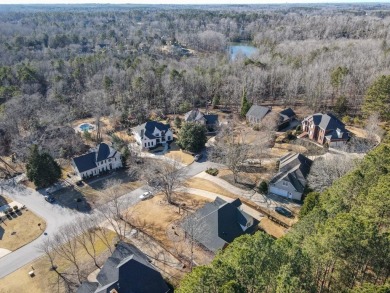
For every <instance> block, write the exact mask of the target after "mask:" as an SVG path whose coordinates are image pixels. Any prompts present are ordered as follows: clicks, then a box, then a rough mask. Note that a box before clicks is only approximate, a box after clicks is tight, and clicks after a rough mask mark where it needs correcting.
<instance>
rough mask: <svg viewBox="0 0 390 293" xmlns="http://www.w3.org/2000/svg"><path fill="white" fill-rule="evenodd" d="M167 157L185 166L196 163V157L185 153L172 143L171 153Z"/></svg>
mask: <svg viewBox="0 0 390 293" xmlns="http://www.w3.org/2000/svg"><path fill="white" fill-rule="evenodd" d="M165 156H166V157H168V158H170V159H173V160H175V161H178V162H180V163H182V164H185V165H189V164H191V163H192V162H193V161H194V157H193V156H191V155H190V154H186V153H184V152H183V151H182V150H181V149H180V148H179V147H178V146H177V144H176V143H171V145H170V149H169V152H168V153H166V154H165Z"/></svg>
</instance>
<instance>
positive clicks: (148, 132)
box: [132, 121, 173, 149]
mask: <svg viewBox="0 0 390 293" xmlns="http://www.w3.org/2000/svg"><path fill="white" fill-rule="evenodd" d="M132 131H133V133H134V137H135V140H136V141H137V143H138V144H139V145H140V146H141V147H142V148H144V149H149V148H151V147H155V146H157V145H159V144H164V143H167V142H169V141H172V140H173V133H172V130H171V127H170V126H169V124H163V123H161V122H157V121H149V122H146V123H144V124H141V125H139V126H136V127H134V128H133V129H132Z"/></svg>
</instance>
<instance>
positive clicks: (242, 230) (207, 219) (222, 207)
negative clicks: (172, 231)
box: [182, 197, 259, 253]
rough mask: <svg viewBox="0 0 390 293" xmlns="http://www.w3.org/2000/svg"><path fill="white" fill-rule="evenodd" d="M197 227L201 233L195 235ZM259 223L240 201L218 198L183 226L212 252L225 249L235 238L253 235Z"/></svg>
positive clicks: (189, 218) (186, 220) (187, 219)
mask: <svg viewBox="0 0 390 293" xmlns="http://www.w3.org/2000/svg"><path fill="white" fill-rule="evenodd" d="M190 221H196V223H195V225H196V226H197V227H200V228H201V233H194V231H195V230H196V229H193V228H192V227H193V225H194V223H191V222H190ZM258 224H259V221H257V220H256V219H254V218H253V217H252V216H250V215H248V214H247V213H245V212H244V211H243V210H242V208H241V201H240V199H236V200H234V201H233V202H230V203H228V202H226V201H224V200H223V199H221V198H219V197H217V198H216V199H215V201H214V202H212V203H207V204H206V205H205V206H204V207H203V208H201V209H199V210H198V211H197V212H196V213H195V214H194V215H192V216H190V217H187V218H186V219H185V220H184V222H183V224H182V226H183V229H184V230H185V231H186V233H188V234H189V235H192V236H193V237H194V239H195V240H196V241H197V242H198V243H200V244H201V245H203V246H204V247H205V248H206V249H208V250H209V251H211V252H214V253H215V252H217V251H218V250H219V249H223V248H225V247H226V246H227V245H228V244H229V243H231V242H232V241H233V240H234V239H235V238H237V237H239V236H241V235H244V234H253V233H254V232H255V231H256V230H257V225H258Z"/></svg>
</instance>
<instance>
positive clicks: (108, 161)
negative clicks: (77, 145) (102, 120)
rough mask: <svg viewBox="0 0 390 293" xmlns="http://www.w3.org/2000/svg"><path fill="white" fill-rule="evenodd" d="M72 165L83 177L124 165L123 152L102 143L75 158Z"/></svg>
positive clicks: (78, 174)
mask: <svg viewBox="0 0 390 293" xmlns="http://www.w3.org/2000/svg"><path fill="white" fill-rule="evenodd" d="M71 165H72V166H73V169H74V171H75V173H76V175H77V176H79V177H80V178H81V179H86V178H88V177H91V176H96V175H99V174H101V173H102V172H105V171H110V170H115V169H118V168H122V167H123V164H122V159H121V154H120V153H119V152H118V151H116V150H115V149H114V148H112V147H110V146H109V145H107V144H105V143H100V144H99V145H98V146H97V147H96V148H93V149H91V150H90V151H89V152H88V153H87V154H84V155H81V156H79V157H75V158H73V159H72V162H71Z"/></svg>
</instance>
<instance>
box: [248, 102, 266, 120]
mask: <svg viewBox="0 0 390 293" xmlns="http://www.w3.org/2000/svg"><path fill="white" fill-rule="evenodd" d="M270 111H271V107H264V106H258V105H253V106H252V107H251V108H250V109H249V111H248V113H246V117H249V116H250V117H254V118H257V119H259V120H261V119H263V118H264V117H265V115H267V114H268V113H269V112H270Z"/></svg>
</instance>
